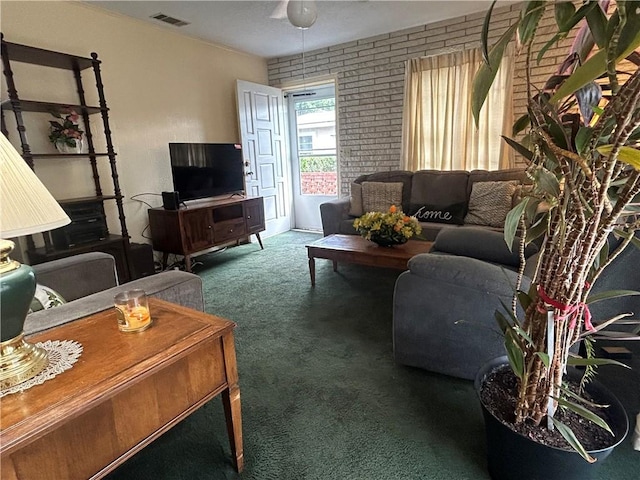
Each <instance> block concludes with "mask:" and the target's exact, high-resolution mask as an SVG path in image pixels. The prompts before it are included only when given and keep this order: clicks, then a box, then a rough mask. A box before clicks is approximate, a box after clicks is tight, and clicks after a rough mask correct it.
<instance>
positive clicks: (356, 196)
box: [349, 182, 364, 217]
mask: <svg viewBox="0 0 640 480" xmlns="http://www.w3.org/2000/svg"><path fill="white" fill-rule="evenodd" d="M363 213H364V210H363V209H362V185H360V184H359V183H355V182H353V183H352V184H351V199H350V209H349V215H351V216H353V217H359V216H360V215H362V214H363Z"/></svg>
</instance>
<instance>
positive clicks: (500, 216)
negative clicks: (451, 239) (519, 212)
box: [464, 180, 520, 228]
mask: <svg viewBox="0 0 640 480" xmlns="http://www.w3.org/2000/svg"><path fill="white" fill-rule="evenodd" d="M519 183H520V182H518V181H517V180H513V181H508V182H475V183H474V184H473V186H472V188H471V197H470V198H469V210H468V211H467V215H466V216H465V217H464V223H465V225H485V226H488V227H497V228H502V227H504V221H505V218H506V217H507V213H509V210H511V205H512V202H513V195H514V193H515V191H516V188H517V186H518V184H519Z"/></svg>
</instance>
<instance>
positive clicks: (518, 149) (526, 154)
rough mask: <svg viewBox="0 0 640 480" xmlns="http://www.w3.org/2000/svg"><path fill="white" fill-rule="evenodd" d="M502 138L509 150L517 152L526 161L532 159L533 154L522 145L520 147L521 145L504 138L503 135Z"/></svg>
mask: <svg viewBox="0 0 640 480" xmlns="http://www.w3.org/2000/svg"><path fill="white" fill-rule="evenodd" d="M502 138H503V139H504V141H505V142H507V143H508V144H509V146H510V147H511V148H513V149H514V150H515V151H516V152H518V153H519V154H520V155H522V156H523V157H524V158H526V159H527V160H531V159H532V158H533V152H532V151H531V150H529V149H528V148H527V147H525V146H524V145H522V144H521V143H518V142H516V141H515V140H513V139H511V138H509V137H505V136H504V135H502Z"/></svg>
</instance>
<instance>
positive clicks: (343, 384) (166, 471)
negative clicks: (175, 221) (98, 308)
mask: <svg viewBox="0 0 640 480" xmlns="http://www.w3.org/2000/svg"><path fill="white" fill-rule="evenodd" d="M317 238H319V235H315V234H310V233H300V232H288V233H285V234H282V235H278V236H276V237H273V238H269V239H267V240H266V241H265V242H264V245H265V249H264V250H263V251H261V250H260V248H259V246H258V245H257V244H248V245H242V246H240V247H235V248H230V249H228V250H226V251H225V252H222V253H215V254H209V255H205V256H201V257H198V258H197V260H198V261H199V262H201V263H202V264H201V265H198V264H197V265H196V267H195V268H194V270H195V271H196V273H198V274H199V275H200V276H201V277H202V278H203V280H204V285H205V287H204V288H205V299H206V302H207V311H208V312H210V313H214V314H216V315H219V316H222V317H226V318H229V319H231V320H233V321H235V322H236V323H237V324H238V326H237V329H236V331H235V335H236V349H237V357H238V368H239V373H240V390H241V401H242V421H243V434H244V454H245V471H244V473H243V474H242V475H238V474H236V473H235V471H234V470H233V467H232V465H231V459H230V448H229V442H228V438H227V434H226V428H225V422H224V413H223V409H222V405H221V402H220V399H219V398H216V399H214V400H212V401H211V402H209V403H208V404H207V405H205V406H204V407H203V408H201V409H200V410H198V411H197V412H195V413H194V414H193V415H191V416H190V417H189V418H187V419H186V420H184V421H183V422H181V423H180V424H178V425H177V426H175V427H174V428H173V429H172V430H170V431H169V432H167V433H166V434H164V435H163V436H162V437H160V438H159V439H158V440H156V441H155V442H154V443H153V444H151V445H150V446H148V447H147V448H145V449H144V450H142V451H141V452H140V453H138V454H137V455H136V456H134V457H133V458H132V459H130V460H129V461H128V462H127V463H125V464H124V465H122V466H121V467H120V468H118V469H117V470H116V471H115V472H113V473H112V474H111V475H110V476H109V477H108V478H110V479H111V480H115V479H154V480H157V479H185V480H186V479H234V478H242V479H256V480H263V479H280V480H289V479H291V480H294V479H296V480H297V479H318V480H320V479H363V480H377V479H380V480H393V479H429V480H438V479H443V480H453V479H456V480H463V479H469V480H471V479H473V480H475V479H487V478H489V477H488V475H487V473H486V463H485V443H484V429H483V428H484V427H483V422H482V416H481V412H480V408H479V405H478V401H477V399H476V395H475V392H474V390H473V386H472V382H469V381H465V380H459V379H455V378H449V377H446V376H442V375H437V374H433V373H429V372H426V371H422V370H419V369H413V368H408V367H403V366H400V365H395V364H394V361H393V354H392V343H391V312H392V297H393V287H394V282H395V279H396V277H397V275H398V273H397V272H395V271H388V270H380V269H374V268H369V267H361V266H352V265H341V266H340V268H339V272H338V273H334V272H333V270H332V267H331V263H330V262H328V261H325V260H318V261H317V262H316V270H317V279H316V282H317V283H316V288H315V289H313V288H311V286H310V281H309V272H308V267H307V256H306V249H305V248H304V245H305V244H307V243H310V242H312V241H314V240H315V239H317ZM620 378H622V383H624V384H625V386H624V388H625V389H626V390H625V391H626V392H630V393H629V394H630V395H631V397H633V398H627V399H621V400H623V401H624V402H625V405H628V406H629V407H628V408H630V409H635V410H634V414H635V412H637V411H638V408H640V405H639V404H638V403H639V402H640V399H638V392H640V380H639V378H640V377H639V376H638V374H637V372H636V373H634V374H629V373H627V376H626V377H620ZM633 392H635V393H633ZM638 471H640V452H635V451H633V450H632V448H631V443H630V440H629V438H627V440H625V442H624V444H623V445H622V446H621V447H619V448H618V449H616V450H615V451H614V453H613V455H612V456H611V457H609V459H608V460H607V461H606V462H605V463H603V464H602V465H601V466H600V467H599V473H598V475H597V478H598V479H601V480H614V479H615V480H626V479H632V478H633V479H637V478H638V476H637V474H638Z"/></svg>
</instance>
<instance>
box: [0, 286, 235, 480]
mask: <svg viewBox="0 0 640 480" xmlns="http://www.w3.org/2000/svg"><path fill="white" fill-rule="evenodd" d="M149 307H150V310H151V317H152V319H153V325H152V326H151V328H149V329H147V330H145V331H144V332H140V333H122V332H120V331H118V326H117V321H116V315H115V311H114V309H109V310H105V311H103V312H100V313H97V314H95V315H91V316H89V317H85V318H83V319H80V320H76V321H73V322H71V323H68V324H66V325H62V326H59V327H56V328H53V329H51V330H48V331H46V332H43V333H40V334H37V335H34V336H32V337H31V338H30V341H31V342H38V341H45V340H75V341H77V342H79V343H81V344H82V346H83V352H82V355H81V357H80V358H79V360H78V362H77V363H75V364H74V365H73V367H72V368H71V369H70V370H67V371H66V372H63V373H61V374H59V375H58V376H56V377H55V378H53V379H50V380H47V381H46V382H44V383H43V384H42V385H37V386H34V387H32V388H30V389H28V390H25V391H24V392H22V393H15V394H11V395H7V396H5V397H3V398H2V400H0V403H1V405H0V409H1V410H0V411H1V416H0V419H1V430H0V463H1V467H0V468H1V470H0V477H1V478H6V479H18V478H25V479H26V478H37V479H55V480H60V479H72V478H100V477H102V476H104V475H105V474H107V473H108V472H110V471H111V470H113V469H114V468H116V467H117V466H118V465H120V464H121V463H123V462H124V461H125V460H127V459H128V458H129V457H131V456H132V455H133V454H134V453H136V452H137V451H139V450H141V449H142V448H144V447H145V446H146V445H148V444H149V443H151V442H152V441H153V440H154V439H155V438H157V437H158V436H160V435H161V434H162V433H164V432H165V431H167V430H168V429H169V428H171V427H172V426H174V425H175V424H176V423H178V422H179V421H180V420H182V419H184V418H185V417H187V416H188V415H189V414H191V413H192V412H194V411H195V410H196V409H198V408H199V407H201V406H202V405H204V404H205V403H206V402H208V401H209V400H211V399H212V398H213V397H215V396H216V395H219V394H222V403H223V405H224V411H225V416H226V422H227V431H228V434H229V440H230V442H231V452H232V456H233V461H234V463H235V466H236V468H237V470H238V471H241V470H242V467H243V450H242V424H241V417H240V390H239V388H238V372H237V367H236V355H235V347H234V340H233V329H234V327H235V324H234V323H233V322H230V321H229V320H224V319H222V318H219V317H215V316H213V315H208V314H205V313H202V312H199V311H195V310H191V309H189V308H185V307H181V306H179V305H174V304H172V303H168V302H164V301H162V300H158V299H155V298H151V299H150V301H149Z"/></svg>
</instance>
